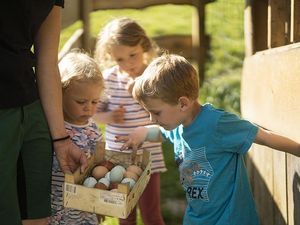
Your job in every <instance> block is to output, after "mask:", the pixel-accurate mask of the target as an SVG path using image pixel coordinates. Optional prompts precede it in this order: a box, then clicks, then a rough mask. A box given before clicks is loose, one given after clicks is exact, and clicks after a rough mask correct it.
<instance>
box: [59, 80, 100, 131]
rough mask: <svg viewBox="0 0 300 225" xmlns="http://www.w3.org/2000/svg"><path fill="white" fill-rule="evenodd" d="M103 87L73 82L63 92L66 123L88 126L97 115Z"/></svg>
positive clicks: (96, 84)
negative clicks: (90, 120)
mask: <svg viewBox="0 0 300 225" xmlns="http://www.w3.org/2000/svg"><path fill="white" fill-rule="evenodd" d="M100 93H101V85H99V84H98V83H92V82H77V81H75V82H73V83H72V84H71V85H70V86H69V87H68V88H67V89H66V90H64V92H63V110H64V118H65V121H67V122H69V123H72V124H76V125H84V124H87V122H88V120H89V119H90V118H91V117H92V116H93V115H94V114H95V113H96V109H97V103H98V101H99V98H100Z"/></svg>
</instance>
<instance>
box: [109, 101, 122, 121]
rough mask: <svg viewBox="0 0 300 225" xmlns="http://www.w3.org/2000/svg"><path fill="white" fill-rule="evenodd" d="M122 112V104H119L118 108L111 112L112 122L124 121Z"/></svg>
mask: <svg viewBox="0 0 300 225" xmlns="http://www.w3.org/2000/svg"><path fill="white" fill-rule="evenodd" d="M124 113H125V109H124V107H123V105H120V106H119V108H117V109H115V110H113V111H112V112H111V117H112V121H113V122H114V123H124Z"/></svg>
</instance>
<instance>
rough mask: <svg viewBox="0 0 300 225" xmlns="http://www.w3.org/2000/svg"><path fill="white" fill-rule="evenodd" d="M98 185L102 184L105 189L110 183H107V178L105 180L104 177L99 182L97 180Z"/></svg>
mask: <svg viewBox="0 0 300 225" xmlns="http://www.w3.org/2000/svg"><path fill="white" fill-rule="evenodd" d="M98 183H102V184H104V185H105V186H106V187H109V185H110V181H109V180H108V179H107V178H105V177H102V178H101V179H99V180H98Z"/></svg>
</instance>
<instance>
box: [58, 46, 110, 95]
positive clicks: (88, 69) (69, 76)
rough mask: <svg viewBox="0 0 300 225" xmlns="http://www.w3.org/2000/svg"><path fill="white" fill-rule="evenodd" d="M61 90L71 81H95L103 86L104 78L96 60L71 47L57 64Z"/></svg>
mask: <svg viewBox="0 0 300 225" xmlns="http://www.w3.org/2000/svg"><path fill="white" fill-rule="evenodd" d="M58 67H59V71H60V76H61V83H62V88H63V90H64V89H66V88H68V87H69V86H70V85H71V84H72V83H73V82H75V81H76V82H77V81H78V82H90V81H91V82H96V83H99V85H101V87H102V89H103V88H104V80H103V76H102V74H101V71H100V68H99V66H98V64H97V62H96V61H95V60H94V59H93V58H91V57H90V56H89V55H88V54H87V53H85V52H84V51H83V50H80V49H73V50H72V51H70V52H69V53H68V54H66V55H65V56H64V57H63V58H62V60H61V61H60V63H59V64H58Z"/></svg>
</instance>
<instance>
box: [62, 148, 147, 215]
mask: <svg viewBox="0 0 300 225" xmlns="http://www.w3.org/2000/svg"><path fill="white" fill-rule="evenodd" d="M121 154H125V153H120V156H121ZM150 157H151V153H150V152H148V151H144V153H143V155H141V156H139V157H138V158H137V161H138V162H140V164H141V168H142V169H143V173H142V175H141V176H140V177H139V179H138V181H137V182H136V184H135V185H134V186H133V188H132V190H129V186H128V185H127V184H119V185H118V191H117V192H112V191H108V190H100V189H96V188H88V187H85V186H83V185H81V184H82V183H83V181H84V179H85V178H86V177H88V176H89V174H90V173H91V170H92V169H93V168H94V166H95V165H97V164H99V163H100V162H101V161H103V160H104V158H105V143H99V144H98V145H97V150H96V154H95V155H92V157H90V158H89V159H88V168H87V170H86V171H85V172H84V173H83V174H81V173H80V170H79V169H78V170H76V171H75V173H73V174H66V175H65V183H64V206H65V207H67V208H73V209H78V210H82V211H87V212H92V213H96V214H101V215H106V216H112V217H117V218H122V219H125V218H127V217H128V215H129V214H130V212H131V211H132V209H133V208H134V207H135V205H136V203H137V201H138V200H139V198H140V196H141V194H142V193H143V191H144V189H145V187H146V185H147V184H148V182H149V179H150V174H151V160H150ZM127 166H128V165H127Z"/></svg>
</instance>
